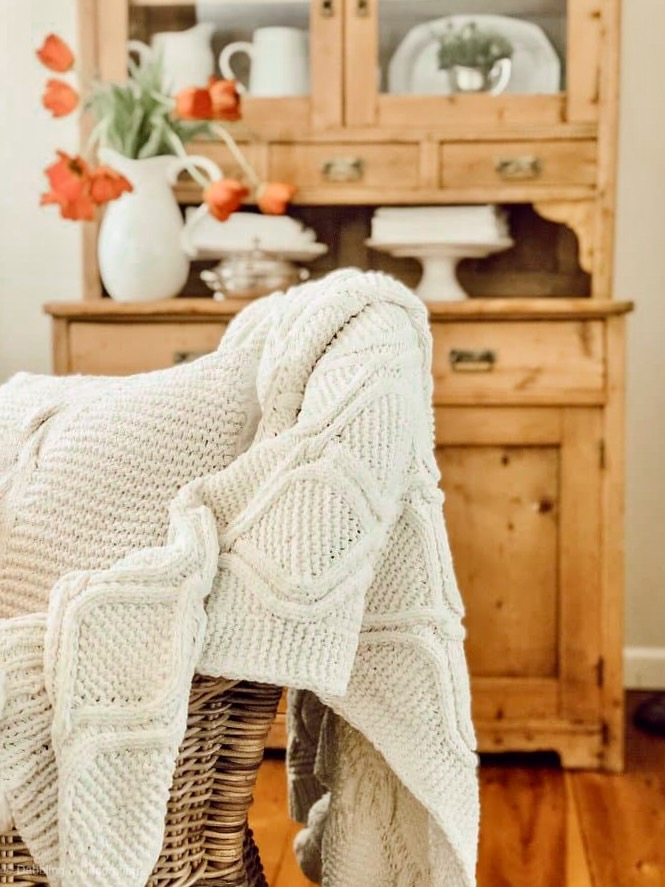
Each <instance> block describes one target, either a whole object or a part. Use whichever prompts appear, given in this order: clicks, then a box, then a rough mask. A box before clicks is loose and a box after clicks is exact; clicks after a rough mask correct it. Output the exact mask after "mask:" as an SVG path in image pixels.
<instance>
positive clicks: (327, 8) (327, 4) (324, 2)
mask: <svg viewBox="0 0 665 887" xmlns="http://www.w3.org/2000/svg"><path fill="white" fill-rule="evenodd" d="M334 15H335V0H321V16H322V17H323V18H333V16H334Z"/></svg>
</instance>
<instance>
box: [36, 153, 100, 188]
mask: <svg viewBox="0 0 665 887" xmlns="http://www.w3.org/2000/svg"><path fill="white" fill-rule="evenodd" d="M57 153H58V158H59V159H58V161H57V162H56V163H53V164H51V166H49V167H48V168H47V169H46V177H47V178H48V180H49V184H50V185H51V190H52V191H53V192H54V193H55V194H56V195H58V196H59V197H62V198H63V199H64V200H76V199H77V198H78V197H80V196H81V194H82V193H83V191H84V190H85V189H86V188H87V186H88V184H89V181H90V167H89V166H88V164H87V163H86V162H85V160H84V159H83V158H82V157H80V156H78V155H77V156H75V157H70V155H69V154H66V153H65V152H64V151H58V152H57Z"/></svg>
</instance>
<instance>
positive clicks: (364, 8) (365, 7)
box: [356, 0, 369, 18]
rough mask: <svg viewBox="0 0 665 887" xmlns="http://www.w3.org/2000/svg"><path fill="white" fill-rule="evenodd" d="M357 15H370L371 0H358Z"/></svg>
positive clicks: (361, 16) (363, 16) (365, 16)
mask: <svg viewBox="0 0 665 887" xmlns="http://www.w3.org/2000/svg"><path fill="white" fill-rule="evenodd" d="M356 15H357V16H358V18H367V16H368V15H369V0H356Z"/></svg>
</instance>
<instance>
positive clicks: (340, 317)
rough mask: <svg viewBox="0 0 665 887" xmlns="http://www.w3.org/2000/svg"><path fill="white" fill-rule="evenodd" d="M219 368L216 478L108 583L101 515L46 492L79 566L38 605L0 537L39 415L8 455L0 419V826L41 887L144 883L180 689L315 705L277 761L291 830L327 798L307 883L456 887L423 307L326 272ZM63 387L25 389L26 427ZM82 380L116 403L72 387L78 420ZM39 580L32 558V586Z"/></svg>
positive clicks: (449, 580) (455, 677)
mask: <svg viewBox="0 0 665 887" xmlns="http://www.w3.org/2000/svg"><path fill="white" fill-rule="evenodd" d="M218 359H221V360H222V363H223V366H224V367H225V372H226V371H229V372H231V374H232V376H233V378H234V379H236V380H237V386H236V387H235V388H233V390H232V395H233V398H234V399H235V400H234V403H235V404H236V406H235V408H234V409H230V410H229V411H228V412H229V415H228V421H226V420H225V419H224V417H222V419H221V420H220V421H221V425H222V432H223V433H222V432H220V433H221V439H223V440H224V441H225V444H224V446H223V447H222V449H223V451H224V456H223V457H222V456H219V455H217V456H216V457H215V458H217V459H218V460H219V465H218V466H217V467H215V468H212V469H211V468H210V467H207V468H205V469H204V470H203V471H201V472H200V474H201V476H198V477H195V478H194V479H192V480H190V481H189V482H188V483H185V485H184V486H182V487H181V488H180V490H179V492H178V493H177V494H176V495H175V496H174V497H172V500H171V504H170V507H169V509H168V514H167V513H166V510H165V511H164V517H163V527H161V528H160V530H159V534H158V535H157V536H156V537H155V538H154V539H152V540H150V539H149V537H148V540H147V541H146V539H142V538H141V537H140V534H139V542H138V545H137V546H135V547H132V546H131V545H130V546H125V545H124V542H123V539H120V538H119V540H118V541H117V544H116V543H114V546H115V547H114V548H113V551H119V557H118V559H115V560H113V559H111V560H110V562H109V561H108V558H107V559H104V558H101V556H100V557H99V558H98V559H97V560H95V556H94V554H93V553H91V554H90V556H89V557H86V558H83V560H81V559H79V560H78V561H77V560H76V551H77V549H78V550H79V558H80V557H81V555H80V552H81V551H84V552H86V551H87V549H86V547H85V545H86V540H89V539H94V533H92V534H91V533H90V524H91V522H92V524H94V523H95V520H96V516H95V514H89V513H88V514H86V513H83V514H81V513H80V512H81V510H82V509H80V508H78V507H77V489H76V483H77V482H78V481H79V480H80V479H79V478H78V475H76V473H73V472H71V471H67V470H62V472H61V475H58V478H57V479H58V488H59V489H62V490H63V491H64V492H63V495H62V499H61V500H59V501H60V504H59V506H58V507H59V509H60V511H61V513H62V515H63V517H62V520H63V521H64V523H65V524H66V526H67V527H69V528H70V532H69V535H70V536H71V535H72V534H74V543H76V542H78V545H77V544H74V543H72V544H71V545H70V546H69V547H68V544H65V543H64V542H63V545H62V546H60V548H59V549H58V554H57V556H54V557H55V559H56V560H57V565H56V566H57V569H56V577H55V581H54V583H53V584H52V587H51V584H50V582H48V584H47V587H46V591H45V593H44V589H43V587H42V586H43V585H44V582H42V586H40V585H38V584H37V585H35V583H32V584H31V582H30V581H29V579H28V578H27V571H26V570H25V569H24V568H23V567H21V569H19V568H18V567H16V563H17V560H16V559H17V558H18V559H19V560H20V554H21V552H22V551H24V550H25V546H26V544H27V542H26V541H25V539H27V538H28V537H27V536H26V537H25V539H24V540H23V542H21V544H18V543H17V542H16V539H15V536H16V533H17V532H18V530H17V529H16V526H18V525H17V524H15V522H14V520H13V517H12V515H15V514H17V513H21V510H22V509H25V508H29V507H31V504H34V503H33V499H34V497H33V498H31V494H32V492H34V484H35V483H36V481H35V479H34V466H35V464H37V461H38V452H39V450H40V448H44V452H46V453H50V452H51V451H50V450H49V448H48V444H49V435H53V434H56V431H57V429H56V431H54V430H53V427H51V428H49V425H50V424H51V425H53V424H57V417H56V419H54V420H53V423H49V422H46V423H45V424H44V422H43V421H41V420H40V422H37V423H36V424H35V427H34V429H33V428H31V429H30V430H31V434H32V437H30V443H29V445H28V446H27V447H23V448H22V449H21V448H20V447H19V446H18V444H17V440H18V437H17V434H18V433H14V431H12V428H14V425H16V423H15V422H14V423H13V421H12V420H11V416H10V421H7V422H6V424H7V426H8V430H6V429H3V428H2V422H3V418H2V414H0V431H3V432H5V430H6V434H4V433H3V436H2V440H0V531H1V533H2V535H0V595H1V597H0V605H2V606H3V609H2V611H1V612H2V614H3V615H4V616H5V617H6V618H4V619H2V620H0V827H2V828H3V829H7V828H8V827H9V826H10V824H11V822H12V821H14V822H15V823H16V824H17V827H18V828H19V829H20V830H21V833H22V835H23V837H24V839H25V840H26V842H27V843H28V846H29V847H30V850H31V852H32V854H33V856H34V858H35V859H36V861H37V862H38V863H39V864H40V865H41V866H43V867H44V868H45V870H46V871H47V873H48V876H49V881H50V883H52V884H53V885H64V887H84V885H85V887H91V885H93V887H95V885H99V887H101V885H107V887H143V885H144V884H145V882H146V881H147V879H148V876H149V873H150V871H151V869H152V867H153V865H154V863H155V861H156V859H157V857H158V855H159V851H160V848H161V842H162V832H163V824H164V815H165V810H166V802H167V798H168V792H169V787H170V782H171V777H172V774H173V769H174V765H175V759H176V756H177V750H178V746H179V744H180V741H181V740H182V737H183V735H184V730H185V724H186V715H187V703H188V696H189V687H190V684H191V680H192V676H193V674H194V673H195V671H198V672H200V673H203V674H209V675H223V676H225V677H228V678H231V679H235V678H238V679H247V680H254V681H264V682H268V683H274V684H281V685H285V686H289V687H293V688H299V689H300V690H307V691H311V692H312V693H313V694H315V696H316V697H317V699H318V700H321V701H322V702H323V703H325V706H326V707H327V708H326V709H325V711H324V712H323V714H321V717H319V716H318V715H316V718H317V719H318V721H319V725H318V727H317V729H316V730H315V731H314V733H315V734H316V737H317V742H318V744H319V746H322V745H323V744H325V743H327V744H328V746H329V748H330V749H332V752H331V753H329V754H320V755H319V756H318V761H319V765H318V766H317V768H316V773H315V772H314V769H315V768H314V766H313V765H312V766H311V767H309V766H307V765H306V762H309V763H312V762H313V760H314V757H316V756H313V752H312V749H311V748H310V747H309V746H308V743H307V741H306V736H305V733H306V730H305V727H306V725H305V724H304V722H303V723H302V725H301V726H302V727H303V730H301V732H300V746H298V742H297V741H296V746H295V749H292V751H293V752H294V754H292V764H293V765H295V771H294V778H293V795H294V800H293V806H294V809H296V811H297V812H299V813H300V815H301V816H304V815H305V814H306V813H307V812H308V809H309V808H310V807H311V806H312V805H313V804H314V805H315V802H317V803H318V802H319V797H320V796H321V794H322V788H321V785H322V784H324V785H325V787H326V788H327V789H329V790H330V794H329V795H328V796H327V800H326V805H327V818H326V816H323V815H318V817H317V816H315V819H316V820H317V822H324V823H325V828H324V829H323V837H322V838H321V845H322V851H323V852H322V857H323V859H322V873H321V874H322V879H323V884H324V885H326V887H370V885H371V887H375V885H376V884H379V883H381V884H385V885H386V887H444V885H445V887H471V885H473V884H475V877H474V870H475V860H476V844H477V828H478V793H477V781H476V757H475V754H474V751H473V749H474V736H473V730H472V726H471V721H470V711H469V709H470V705H469V701H470V700H469V689H468V678H467V672H466V665H465V659H464V651H463V628H462V626H461V619H462V616H463V609H462V604H461V600H460V597H459V593H458V590H457V586H456V583H455V578H454V573H453V568H452V563H451V558H450V552H449V549H448V544H447V540H446V535H445V529H444V525H443V517H442V495H441V493H440V492H439V490H438V487H437V481H438V471H437V467H436V463H435V461H434V458H433V452H432V447H433V415H432V408H431V395H432V384H431V374H430V365H431V340H430V334H429V330H428V325H427V316H426V311H425V309H424V306H423V305H422V304H421V303H420V302H419V301H418V300H417V299H416V298H415V297H414V296H413V295H412V294H411V293H410V292H409V291H408V290H406V289H405V288H404V287H402V286H401V285H399V284H397V283H396V282H395V281H393V280H391V279H390V278H387V277H385V276H383V275H380V274H373V273H370V274H362V273H360V272H356V271H345V272H337V273H336V274H333V275H331V276H329V277H328V278H326V279H325V280H324V281H320V282H317V283H314V284H308V285H306V286H303V287H299V288H297V289H294V290H291V291H290V292H289V293H287V294H286V295H276V296H272V297H270V298H269V299H266V300H262V301H261V302H257V303H255V304H254V305H252V306H251V307H249V308H248V309H246V310H245V311H244V312H243V313H242V314H241V315H240V316H239V317H238V318H237V319H236V320H235V321H234V322H233V324H232V325H231V328H230V330H229V332H228V333H227V335H226V336H225V337H224V339H223V341H222V344H221V346H220V349H219V352H218ZM150 375H151V374H149V375H148V376H146V377H145V380H149V378H150ZM152 375H154V374H152ZM69 382H70V380H57V381H54V382H53V383H52V386H49V385H48V384H47V385H46V388H44V386H41V387H38V389H36V390H38V391H39V398H41V399H42V401H43V402H40V403H39V404H37V406H38V409H37V411H36V413H37V414H38V415H39V416H41V419H42V420H43V417H44V415H46V416H49V415H51V414H52V412H53V410H52V407H53V402H54V400H53V397H52V396H51V395H52V394H53V392H56V393H57V397H56V398H55V400H56V402H57V401H58V400H66V385H67V384H69ZM10 384H11V383H10ZM72 384H73V383H72ZM79 384H81V380H79ZM103 384H113V385H119V384H120V383H118V382H113V383H110V382H109V381H108V380H105V381H104V382H103V381H101V380H90V381H89V382H87V383H85V385H86V386H89V387H88V389H87V390H88V392H89V400H88V403H89V404H92V403H93V402H94V400H95V398H96V397H97V396H98V389H97V388H95V386H96V385H103ZM141 384H148V383H147V381H146V382H143V383H141ZM51 388H52V390H51ZM45 391H46V394H45ZM0 392H1V389H0ZM49 392H50V394H49ZM221 400H222V398H221V395H220V401H221ZM191 402H192V404H198V403H199V400H197V399H196V398H192V399H191ZM200 402H201V403H203V402H204V400H201V401H200ZM0 405H1V398H0ZM90 409H91V410H92V406H90ZM191 409H193V410H194V412H195V413H196V408H195V406H192V407H191ZM208 409H210V407H208ZM34 412H35V410H33V413H34ZM239 416H242V417H243V421H242V422H239V421H238V417H239ZM194 419H196V415H195V416H194V417H193V419H192V421H194ZM118 420H119V421H121V417H120V416H119V417H118ZM22 421H23V422H24V425H22V426H20V427H24V426H25V422H26V421H27V420H25V417H23V419H22ZM210 421H212V420H210ZM125 422H126V423H127V427H126V428H125V429H124V430H125V433H130V431H129V430H128V429H129V428H130V426H131V416H129V417H125ZM19 424H20V423H19ZM29 424H30V423H29V421H28V425H29ZM227 426H228V427H227ZM120 433H123V427H120V426H119V427H118V434H120ZM81 434H82V435H83V437H84V438H85V434H86V422H85V415H84V412H82V414H81ZM250 441H251V443H250ZM95 442H96V439H95V437H94V435H93V434H92V433H90V438H89V439H87V440H85V441H84V443H85V447H84V448H83V450H82V452H83V453H87V452H89V451H90V450H91V449H93V450H94V447H95ZM3 445H4V450H3ZM153 446H154V448H155V450H156V451H157V452H159V447H160V438H159V437H158V436H156V437H155V440H154V441H153ZM118 471H119V472H120V473H122V472H124V473H125V475H127V467H126V466H124V465H120V466H118ZM206 471H207V472H208V473H205V472H206ZM37 474H39V472H37ZM38 479H39V478H38ZM129 481H130V482H131V472H130V475H129ZM160 495H165V493H164V490H163V489H160V490H155V492H154V497H156V498H158V497H159V496H160ZM143 498H145V497H143ZM48 504H49V503H45V506H44V507H46V506H48ZM136 507H137V508H138V507H139V506H138V504H137V505H136ZM116 517H117V515H116ZM99 519H100V520H101V517H100V518H99ZM137 526H138V525H137ZM93 529H94V526H93ZM162 531H163V532H162ZM44 532H45V533H46V529H45V530H44ZM113 532H114V528H113V526H111V525H109V526H108V527H107V528H105V529H104V530H103V533H108V534H109V535H112V534H113ZM22 538H23V537H22ZM123 546H124V547H123ZM70 550H71V554H69V552H70ZM3 552H4V557H5V560H7V561H8V563H9V572H8V571H7V570H4V572H3V569H2V565H3ZM8 553H9V555H8ZM53 559H54V558H46V557H44V556H43V555H40V554H39V550H38V549H37V550H36V551H35V552H34V560H35V564H34V568H35V575H37V576H42V577H44V581H46V579H47V578H48V577H49V576H50V575H51V573H50V572H49V571H52V570H53V569H54V567H53ZM42 561H47V563H45V562H42ZM21 563H22V562H21ZM82 565H83V566H84V569H81V566H82ZM12 570H13V572H12ZM8 577H9V578H8ZM10 579H11V581H9V580H10ZM3 581H4V582H5V585H3ZM5 589H8V590H5ZM40 595H41V596H40ZM5 600H7V601H10V602H11V606H10V607H5V606H4V604H5ZM317 704H318V703H317ZM298 710H299V712H300V714H302V708H299V709H298ZM326 711H328V712H334V713H335V714H334V715H333V714H330V716H329V717H328V716H326V714H325V712H326ZM324 722H326V723H327V724H328V727H327V728H326V729H319V728H320V727H321V725H322V724H323V723H324ZM299 752H300V759H299V758H298V754H299ZM326 770H327V772H324V771H326ZM314 812H315V814H316V813H317V811H314ZM320 813H321V811H320V810H319V814H320ZM359 817H360V818H359ZM310 831H312V830H310Z"/></svg>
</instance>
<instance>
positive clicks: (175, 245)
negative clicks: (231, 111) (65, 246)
mask: <svg viewBox="0 0 665 887" xmlns="http://www.w3.org/2000/svg"><path fill="white" fill-rule="evenodd" d="M99 158H100V160H101V162H102V163H104V164H106V165H108V166H110V167H112V168H113V169H115V170H117V171H118V172H120V173H122V175H124V176H125V177H126V178H127V179H129V181H130V182H131V183H132V186H133V188H134V190H133V191H132V192H131V193H126V194H123V195H122V197H120V198H118V200H114V201H112V202H111V203H109V204H108V206H107V207H106V211H105V213H104V218H103V220H102V224H101V228H100V232H99V241H98V244H97V253H98V260H99V273H100V276H101V278H102V282H103V284H104V286H105V288H106V290H107V292H108V294H109V295H110V296H111V297H112V298H113V299H116V300H117V301H118V302H152V301H156V300H159V299H170V298H172V297H173V296H177V295H178V293H179V292H180V291H181V290H182V288H183V286H184V285H185V282H186V280H187V276H188V274H189V259H188V258H187V256H186V255H185V253H184V250H183V248H182V246H181V243H180V235H181V233H182V228H183V220H182V216H181V213H180V210H179V208H178V204H177V202H176V199H175V196H174V194H173V191H172V185H173V184H174V182H175V181H176V179H177V177H178V174H179V173H180V172H181V171H182V170H183V169H185V168H187V167H188V166H191V165H196V166H200V167H203V168H204V169H205V170H206V172H207V173H208V174H209V175H210V177H211V178H213V179H215V178H219V177H220V176H221V172H220V170H219V168H218V167H217V166H216V165H215V164H214V163H212V161H209V160H208V158H206V157H194V156H192V157H189V158H182V157H173V156H161V157H149V158H146V159H145V160H132V159H130V158H128V157H124V156H123V155H122V154H118V153H117V152H116V151H113V150H111V149H110V148H102V149H100V151H99Z"/></svg>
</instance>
